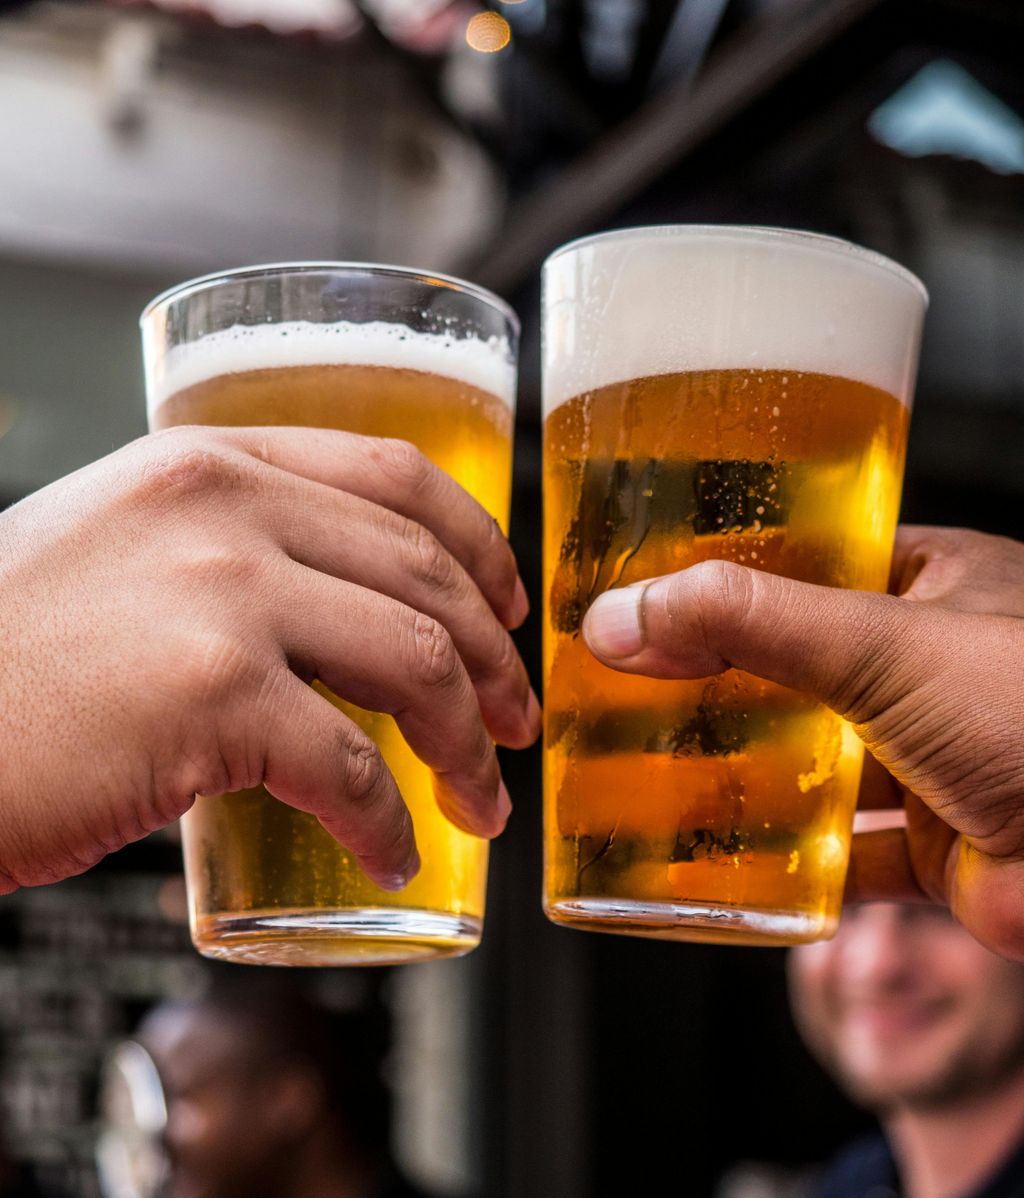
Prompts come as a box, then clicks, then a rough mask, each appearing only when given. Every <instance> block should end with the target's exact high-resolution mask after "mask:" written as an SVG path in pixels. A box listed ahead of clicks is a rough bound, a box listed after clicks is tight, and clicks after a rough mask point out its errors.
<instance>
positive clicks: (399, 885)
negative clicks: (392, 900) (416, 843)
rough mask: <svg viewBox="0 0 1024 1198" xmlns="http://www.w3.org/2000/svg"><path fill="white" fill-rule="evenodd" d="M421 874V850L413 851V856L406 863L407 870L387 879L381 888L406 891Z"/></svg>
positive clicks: (381, 884) (381, 883)
mask: <svg viewBox="0 0 1024 1198" xmlns="http://www.w3.org/2000/svg"><path fill="white" fill-rule="evenodd" d="M419 872H420V854H419V849H413V851H412V856H411V857H410V858H409V860H408V861H407V862H406V866H405V869H403V870H402V871H401V872H400V873H397V874H392V875H391V877H389V878H385V879H384V880H383V881H382V882H380V887H381V889H382V890H404V889H405V888H406V886H408V885H409V883H410V882H411V881H412V880H413V878H415V877H416V875H417V874H418V873H419Z"/></svg>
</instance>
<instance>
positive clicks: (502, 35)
mask: <svg viewBox="0 0 1024 1198" xmlns="http://www.w3.org/2000/svg"><path fill="white" fill-rule="evenodd" d="M511 40H512V30H511V28H510V26H509V23H508V21H506V20H505V18H504V17H503V16H500V15H499V14H498V13H496V12H478V13H477V14H476V16H475V17H471V18H470V22H469V24H468V25H467V26H466V42H467V44H468V45H469V46H470V47H471V48H472V49H473V50H479V51H480V53H481V54H494V53H495V52H496V51H498V50H504V49H505V47H506V46H507V45H508V44H509V42H510V41H511Z"/></svg>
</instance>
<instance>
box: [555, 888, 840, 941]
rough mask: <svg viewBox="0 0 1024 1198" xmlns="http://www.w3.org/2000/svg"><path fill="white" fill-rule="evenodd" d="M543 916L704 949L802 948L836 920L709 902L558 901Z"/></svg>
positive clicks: (585, 928) (826, 935) (825, 935)
mask: <svg viewBox="0 0 1024 1198" xmlns="http://www.w3.org/2000/svg"><path fill="white" fill-rule="evenodd" d="M544 912H545V914H546V915H547V917H548V919H550V920H551V921H552V922H553V923H557V924H562V925H563V926H565V927H571V928H578V929H579V930H580V931H583V932H611V933H613V934H617V935H620V936H649V937H653V938H654V939H658V940H691V941H698V942H703V943H705V944H755V945H757V944H759V945H765V946H770V945H786V944H808V943H810V942H811V941H814V940H827V939H828V938H829V937H830V936H832V935H834V934H835V930H836V926H837V924H838V919H836V918H835V917H833V916H828V915H825V914H824V913H820V912H799V911H771V910H757V911H753V910H745V909H743V908H739V907H716V906H714V905H712V904H710V903H695V902H686V903H644V902H637V901H635V900H633V899H625V898H624V899H609V898H564V899H558V900H557V901H553V902H552V901H549V902H546V903H545V905H544Z"/></svg>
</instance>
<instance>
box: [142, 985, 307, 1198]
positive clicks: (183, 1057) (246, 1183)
mask: <svg viewBox="0 0 1024 1198" xmlns="http://www.w3.org/2000/svg"><path fill="white" fill-rule="evenodd" d="M142 1038H143V1040H144V1042H145V1044H146V1046H147V1048H148V1049H149V1051H150V1052H151V1054H152V1056H153V1059H154V1061H155V1062H156V1065H157V1068H158V1070H159V1072H160V1078H161V1081H162V1082H163V1086H164V1092H165V1095H166V1098H167V1130H166V1134H165V1146H166V1149H167V1154H168V1157H169V1163H170V1180H169V1183H168V1185H167V1187H166V1189H165V1191H164V1193H165V1195H166V1198H253V1196H254V1195H257V1194H268V1193H271V1192H272V1190H273V1182H274V1180H275V1178H276V1175H277V1173H278V1172H279V1171H280V1168H281V1164H282V1154H283V1153H287V1151H288V1145H287V1144H284V1143H283V1142H282V1137H281V1134H280V1129H279V1128H277V1127H276V1126H275V1125H274V1123H273V1120H272V1118H271V1117H270V1116H269V1115H268V1101H267V1100H268V1090H269V1089H270V1088H271V1086H272V1082H271V1081H270V1079H269V1078H268V1075H267V1073H266V1071H265V1070H263V1069H261V1068H260V1067H259V1063H258V1061H257V1060H256V1059H254V1057H255V1054H258V1052H259V1046H254V1045H252V1044H249V1043H247V1042H246V1037H245V1035H244V1034H243V1031H242V1030H241V1029H240V1028H236V1027H234V1026H233V1025H232V1024H231V1023H230V1021H229V1020H228V1019H227V1018H226V1017H224V1016H222V1015H217V1014H211V1013H210V1012H208V1011H203V1010H202V1009H199V1008H197V1009H188V1008H165V1009H163V1010H160V1011H159V1012H157V1014H156V1015H155V1016H154V1017H153V1018H152V1019H151V1020H150V1022H149V1023H148V1025H147V1026H146V1027H145V1029H144V1034H143V1037H142ZM250 1038H251V1037H250Z"/></svg>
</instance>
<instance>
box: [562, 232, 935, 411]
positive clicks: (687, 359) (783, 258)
mask: <svg viewBox="0 0 1024 1198" xmlns="http://www.w3.org/2000/svg"><path fill="white" fill-rule="evenodd" d="M927 302H928V297H927V293H926V292H925V290H924V287H923V286H922V285H921V284H920V283H919V282H918V280H917V279H916V278H914V276H913V275H912V274H910V273H909V272H908V271H905V270H903V268H902V267H899V266H897V265H896V264H895V263H893V262H890V261H889V260H888V259H886V258H883V257H882V256H881V255H879V254H874V253H871V252H870V251H868V250H862V249H860V248H858V247H856V246H853V245H850V244H849V243H848V242H844V241H839V240H837V239H835V238H831V237H820V236H817V235H815V234H808V233H791V232H788V231H785V230H780V229H752V228H751V229H747V228H732V227H729V226H724V225H723V226H715V225H703V226H698V225H676V226H662V227H655V228H647V229H624V230H622V231H620V232H617V233H608V234H604V235H600V236H597V237H593V238H587V239H584V240H582V241H578V242H573V243H571V244H570V245H568V246H566V247H565V248H564V249H562V250H559V251H557V252H556V253H555V254H554V255H552V257H551V258H549V259H548V261H547V262H546V263H545V266H544V348H543V361H544V412H545V415H546V414H547V413H549V412H551V411H552V410H553V409H554V408H556V407H558V405H559V404H562V403H564V402H565V401H566V400H568V399H571V398H573V397H574V396H577V395H582V394H584V393H586V392H591V391H595V390H597V389H598V388H600V387H605V386H610V385H611V384H613V383H619V382H624V381H626V380H628V379H633V378H640V377H643V376H645V375H657V374H673V373H676V372H678V371H690V370H716V369H722V370H725V369H758V368H760V369H764V370H773V369H774V370H792V371H814V372H817V373H821V374H831V375H838V376H841V377H844V378H849V379H853V380H855V381H858V382H864V383H869V384H871V385H872V386H875V387H880V388H881V389H883V390H885V391H888V392H889V393H890V394H892V395H895V396H897V397H898V398H899V399H900V400H902V401H903V402H904V403H906V404H909V403H910V399H911V393H912V391H913V385H914V377H915V372H916V366H917V351H918V345H919V342H920V337H921V324H922V321H923V318H924V311H925V308H926V306H927Z"/></svg>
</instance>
